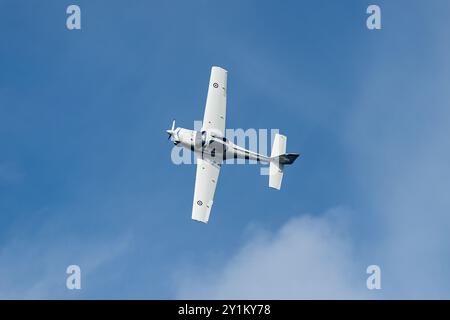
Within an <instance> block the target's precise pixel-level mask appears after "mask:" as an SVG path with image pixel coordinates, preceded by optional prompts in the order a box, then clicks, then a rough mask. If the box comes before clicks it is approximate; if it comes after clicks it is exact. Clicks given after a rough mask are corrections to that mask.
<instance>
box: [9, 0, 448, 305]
mask: <svg viewBox="0 0 450 320" xmlns="http://www.w3.org/2000/svg"><path fill="white" fill-rule="evenodd" d="M72 3H75V4H78V5H79V6H80V7H81V11H82V30H80V31H69V30H67V29H66V25H65V22H66V17H67V15H66V13H65V11H66V8H67V6H68V5H69V4H72ZM369 4H371V2H368V1H345V2H343V1H341V2H338V1H332V0H328V1H325V0H324V1H283V2H282V3H279V2H275V1H228V2H227V3H226V4H224V3H223V2H220V1H206V0H204V1H132V2H127V3H125V2H120V1H114V2H111V1H98V0H97V1H92V0H90V1H75V2H68V1H48V0H47V1H39V2H30V1H8V0H6V1H5V0H1V1H0V30H1V31H0V32H1V35H2V41H1V42H0V298H62V299H77V298H127V299H131V298H197V297H206V298H216V297H221V298H241V297H244V298H258V297H263V298H265V297H272V298H312V297H319V298H348V297H350V298H369V299H371V298H375V299H377V298H450V286H449V285H448V283H450V273H448V270H449V269H450V238H449V236H448V230H449V227H450V217H449V208H450V200H449V197H448V190H449V189H450V188H449V187H450V179H449V178H450V167H449V160H450V151H449V150H450V148H449V147H450V146H449V141H448V138H447V137H448V136H449V134H450V126H449V121H450V120H449V119H450V111H449V102H450V94H449V93H448V88H449V84H450V83H449V79H450V77H449V75H450V63H449V62H448V56H449V55H450V43H449V41H448V39H450V37H449V36H450V34H449V33H450V26H449V23H450V22H448V14H449V13H450V10H449V9H450V6H449V4H447V3H444V1H427V2H425V1H395V2H394V1H377V2H376V4H378V5H380V7H381V10H382V26H383V28H382V30H380V31H369V30H368V29H367V28H366V26H365V22H366V18H367V14H366V8H367V6H368V5H369ZM212 65H219V66H222V67H224V68H226V69H227V70H228V72H229V73H228V109H227V111H228V114H227V127H229V128H244V129H246V128H266V129H270V128H277V129H280V132H281V133H283V134H286V135H287V136H288V150H289V151H291V152H300V153H302V158H300V159H299V160H298V162H296V163H295V165H294V166H292V167H289V168H288V169H287V170H286V175H285V178H284V181H283V188H282V190H281V191H280V192H277V191H274V190H269V188H268V187H267V185H268V181H267V180H268V179H267V177H265V176H261V175H259V167H258V166H254V165H250V166H233V165H230V166H225V167H224V168H223V170H222V174H221V176H220V183H219V185H218V188H217V192H216V196H215V203H214V208H213V211H212V214H211V220H210V223H209V224H208V225H203V224H199V223H195V222H193V221H191V219H190V215H191V205H192V196H193V187H194V178H195V167H194V166H189V165H182V166H175V165H174V164H172V162H171V159H170V152H171V148H172V145H171V144H170V143H169V142H168V141H167V137H166V133H165V132H164V130H165V129H167V128H168V127H169V126H170V125H171V121H172V119H173V118H176V119H177V125H179V126H182V127H187V128H189V127H192V126H193V121H194V120H200V119H202V117H203V110H204V103H205V99H206V92H207V85H208V80H209V72H210V68H211V66H212ZM70 264H78V265H80V267H81V270H82V290H80V291H69V290H67V289H66V287H65V281H66V274H65V270H66V267H67V266H68V265H70ZM371 264H377V265H379V266H380V267H381V270H382V290H380V291H376V292H374V291H369V290H367V289H366V278H367V274H366V267H367V266H368V265H371ZM263 280H264V281H263Z"/></svg>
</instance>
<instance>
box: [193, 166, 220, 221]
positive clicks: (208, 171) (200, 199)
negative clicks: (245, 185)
mask: <svg viewBox="0 0 450 320" xmlns="http://www.w3.org/2000/svg"><path fill="white" fill-rule="evenodd" d="M219 173H220V164H217V163H215V162H214V161H212V160H205V159H201V158H198V159H197V174H196V177H195V191H194V203H193V206H192V219H194V220H197V221H200V222H204V223H207V222H208V220H209V214H210V212H211V207H212V204H213V199H214V192H215V191H216V185H217V179H218V178H219Z"/></svg>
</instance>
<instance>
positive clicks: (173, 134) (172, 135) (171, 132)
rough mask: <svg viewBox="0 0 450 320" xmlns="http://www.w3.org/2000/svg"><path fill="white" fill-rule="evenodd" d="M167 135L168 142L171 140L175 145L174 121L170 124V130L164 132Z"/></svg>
mask: <svg viewBox="0 0 450 320" xmlns="http://www.w3.org/2000/svg"><path fill="white" fill-rule="evenodd" d="M166 132H167V134H168V135H169V137H168V138H167V139H168V140H170V138H171V137H172V138H173V140H172V141H173V143H174V144H177V143H178V141H177V140H178V139H177V138H176V137H175V120H173V122H172V128H170V129H169V130H166Z"/></svg>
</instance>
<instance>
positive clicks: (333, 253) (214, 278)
mask: <svg viewBox="0 0 450 320" xmlns="http://www.w3.org/2000/svg"><path fill="white" fill-rule="evenodd" d="M344 216H347V214H346V210H343V209H333V210H330V211H329V212H327V213H326V214H324V215H323V216H321V217H312V216H300V217H297V218H294V219H292V220H290V221H289V222H287V223H286V224H285V225H284V226H283V227H282V228H281V229H280V230H278V231H277V232H275V233H271V232H264V233H259V234H257V235H255V236H254V237H253V238H252V239H251V240H250V241H248V242H247V243H246V244H245V245H244V246H243V247H242V248H241V249H240V250H239V251H238V252H237V253H236V254H235V255H234V256H233V257H231V258H230V260H229V261H228V262H227V263H226V264H225V265H224V266H223V267H221V268H208V267H205V266H198V265H197V266H195V267H193V269H192V270H194V271H187V272H185V273H183V272H182V273H180V274H178V275H177V282H178V288H177V290H178V292H177V294H178V297H179V298H187V299H192V298H194V299H198V298H207V299H281V298H283V299H312V298H322V299H330V298H337V299H344V298H364V297H366V294H367V289H365V285H366V284H365V276H366V275H365V269H364V268H359V266H358V265H357V264H356V263H354V257H353V252H352V245H351V242H350V241H349V239H348V238H347V236H348V235H347V233H346V227H345V224H343V223H341V222H339V221H342V218H343V217H344Z"/></svg>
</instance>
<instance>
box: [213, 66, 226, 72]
mask: <svg viewBox="0 0 450 320" xmlns="http://www.w3.org/2000/svg"><path fill="white" fill-rule="evenodd" d="M214 69H218V70H222V71H224V72H225V73H228V71H227V69H225V68H222V67H219V66H212V68H211V70H214Z"/></svg>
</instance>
